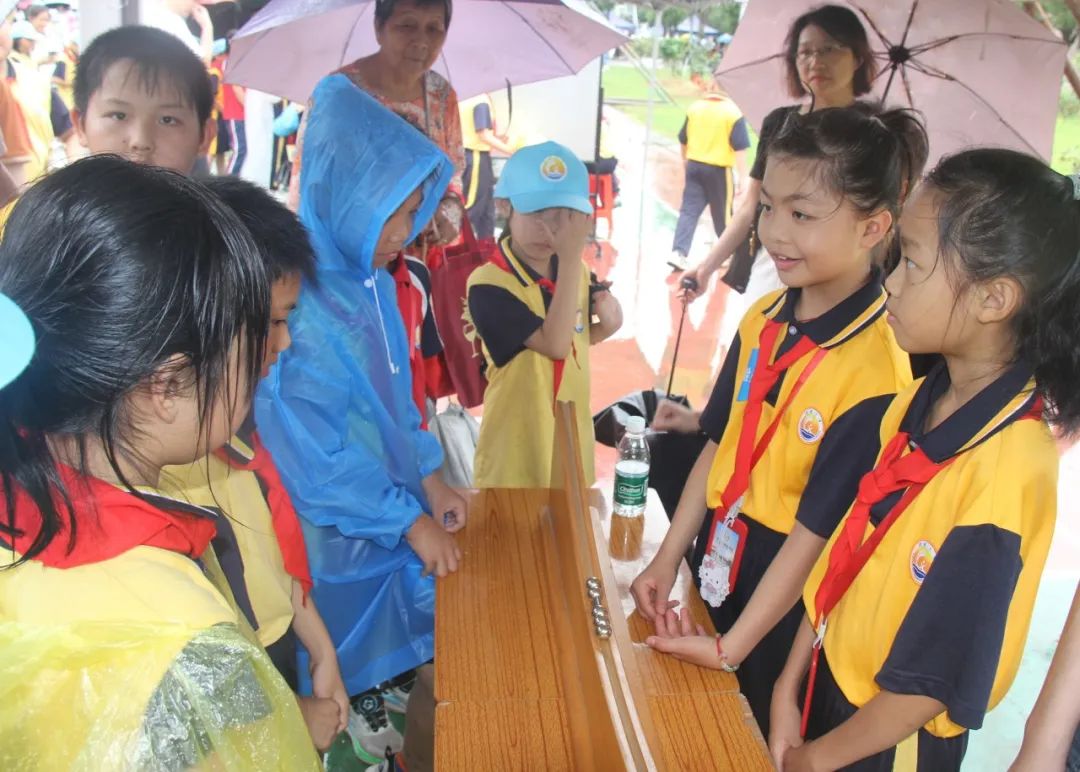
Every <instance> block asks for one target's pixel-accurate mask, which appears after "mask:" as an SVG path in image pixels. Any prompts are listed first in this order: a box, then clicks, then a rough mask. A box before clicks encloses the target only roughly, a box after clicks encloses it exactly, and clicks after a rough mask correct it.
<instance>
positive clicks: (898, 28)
mask: <svg viewBox="0 0 1080 772" xmlns="http://www.w3.org/2000/svg"><path fill="white" fill-rule="evenodd" d="M820 4H821V2H820V0H751V2H750V4H749V5H748V6H747V10H746V15H745V16H744V17H743V19H742V21H741V22H740V24H739V28H738V30H737V31H736V33H735V39H734V40H733V41H732V43H731V46H730V47H729V48H728V49H727V52H726V53H725V54H724V60H723V62H722V64H721V67H720V72H719V76H720V81H721V83H722V84H723V85H724V87H725V88H726V89H727V91H728V93H730V94H731V97H732V98H733V99H734V100H735V101H736V102H737V103H738V105H739V107H740V108H742V111H743V113H745V114H746V115H747V116H748V117H749V118H750V120H751V121H752V122H753V123H754V124H755V125H756V126H759V127H760V126H761V120H762V118H764V116H765V115H766V113H768V112H769V110H771V109H772V108H774V107H777V106H778V105H780V104H782V103H783V101H784V97H785V93H786V92H785V88H784V82H785V81H784V50H783V49H784V36H785V35H786V33H787V30H788V27H790V26H791V23H792V22H793V21H794V20H795V18H796V17H797V16H799V15H801V14H803V13H805V12H806V11H809V10H810V9H811V8H814V7H816V6H818V5H820ZM841 4H842V5H846V6H848V7H849V8H851V9H852V10H854V11H855V13H856V14H858V16H859V19H860V21H862V23H863V26H864V27H865V28H866V33H867V35H868V36H869V38H870V47H871V48H872V49H873V50H874V57H875V58H876V59H877V61H878V66H879V69H880V71H879V74H878V77H877V80H876V81H875V83H874V93H875V94H876V95H877V96H878V97H880V98H883V99H884V101H885V103H886V104H888V105H890V106H899V107H912V108H914V109H916V110H919V111H920V112H922V114H923V116H924V117H925V119H926V129H927V132H928V134H929V135H930V158H929V164H931V165H932V164H933V163H934V162H935V161H936V160H937V159H938V158H940V157H941V156H942V155H945V154H946V153H951V152H955V151H957V150H960V149H962V148H965V147H970V146H973V145H994V146H999V147H1009V148H1013V149H1016V150H1021V151H1024V152H1027V153H1031V154H1033V155H1038V156H1041V157H1042V158H1044V159H1048V158H1049V157H1050V152H1051V148H1052V146H1053V142H1054V125H1055V120H1056V118H1057V110H1058V97H1059V95H1060V91H1061V73H1062V71H1063V70H1064V67H1065V52H1066V47H1065V45H1064V44H1063V43H1062V42H1061V41H1060V40H1058V39H1057V38H1056V37H1055V36H1054V34H1053V33H1051V32H1050V31H1049V30H1047V29H1046V28H1045V27H1043V26H1042V25H1041V24H1039V23H1038V22H1036V21H1034V20H1033V19H1031V18H1030V17H1029V16H1027V14H1025V13H1024V12H1023V11H1021V10H1020V9H1019V8H1017V6H1016V5H1015V4H1014V3H1012V2H1009V0H906V1H905V2H884V1H883V0H882V1H881V2H873V1H872V0H866V2H858V1H857V0H855V1H853V2H844V3H841ZM928 168H929V166H928Z"/></svg>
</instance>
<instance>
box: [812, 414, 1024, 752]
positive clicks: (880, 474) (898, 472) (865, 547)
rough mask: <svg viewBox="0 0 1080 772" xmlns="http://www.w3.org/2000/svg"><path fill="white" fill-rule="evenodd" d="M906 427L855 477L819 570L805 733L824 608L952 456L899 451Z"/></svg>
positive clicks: (906, 442) (841, 592)
mask: <svg viewBox="0 0 1080 772" xmlns="http://www.w3.org/2000/svg"><path fill="white" fill-rule="evenodd" d="M1042 411H1043V405H1042V400H1039V399H1036V400H1035V403H1034V404H1033V405H1032V407H1031V409H1030V410H1029V411H1028V412H1027V413H1025V414H1024V415H1023V416H1020V418H1019V420H1022V421H1023V420H1030V419H1041V418H1042ZM910 440H911V438H910V436H909V435H908V434H907V433H906V432H898V433H897V435H896V436H895V437H893V438H892V439H891V440H890V441H889V443H888V444H887V445H886V446H885V449H884V450H883V451H882V453H881V458H880V459H878V462H877V464H876V465H875V466H874V468H873V469H872V470H870V471H869V472H867V473H866V474H865V475H863V478H862V480H860V481H859V492H858V494H857V495H856V498H855V504H854V506H852V508H851V512H850V513H849V514H848V516H847V519H846V520H845V521H844V524H843V528H842V530H841V531H840V535H839V536H838V537H837V539H836V541H835V542H833V546H832V549H831V550H829V563H828V567H827V568H826V570H825V576H824V577H823V578H822V580H821V584H820V585H819V586H818V589H817V592H816V593H815V594H814V610H815V619H814V630H815V631H816V632H817V638H816V639H815V641H814V653H813V657H812V659H811V661H810V673H809V675H808V680H807V686H806V698H805V701H804V702H803V715H802V735H803V736H804V737H805V736H806V728H807V724H808V722H809V720H810V704H811V701H812V699H813V695H814V682H815V681H816V680H817V668H818V659H819V657H820V655H821V644H822V642H823V639H824V637H825V629H824V628H825V625H826V623H827V620H828V618H829V614H830V612H832V610H833V609H834V608H836V604H837V603H839V602H840V599H841V598H843V597H844V593H846V592H847V591H848V588H850V587H851V585H852V583H853V582H854V581H855V578H856V577H857V576H858V575H859V572H860V571H862V569H863V567H864V566H865V565H866V562H867V561H868V560H869V559H870V556H871V555H873V554H874V550H875V549H877V546H878V545H879V544H880V543H881V540H882V539H884V538H885V534H887V533H888V532H889V529H890V528H892V526H893V524H894V523H895V522H896V521H897V520H899V519H900V515H902V514H903V513H904V511H905V510H907V508H908V507H909V506H910V505H911V503H912V502H913V501H914V500H915V498H916V497H917V496H918V495H919V494H920V493H921V492H922V490H923V488H925V487H926V486H927V485H928V484H929V483H930V481H931V480H933V479H934V477H935V476H936V475H937V473H938V472H940V471H941V470H942V469H944V468H945V467H947V466H948V465H949V464H951V463H952V462H953V461H954V460H956V458H957V456H951V457H950V458H947V459H945V460H944V461H933V460H931V459H930V458H929V457H928V456H927V455H926V453H925V452H924V451H923V449H922V448H915V449H914V450H912V451H911V452H909V453H907V454H906V455H905V451H907V450H908V447H909V443H910ZM901 490H902V491H905V493H904V495H903V496H902V497H901V498H900V501H898V502H897V503H896V505H895V506H894V507H893V508H892V509H891V510H889V514H888V515H886V516H885V518H884V519H883V520H882V521H881V522H880V523H879V524H878V526H877V527H876V528H875V529H874V531H873V532H872V533H871V534H870V537H869V538H867V539H866V540H865V541H863V537H864V536H865V535H866V526H867V525H868V524H869V523H870V512H871V510H872V509H873V508H874V506H875V505H876V504H878V503H880V502H882V501H884V500H885V499H886V498H888V497H889V496H890V495H892V494H893V493H896V492H897V491H901Z"/></svg>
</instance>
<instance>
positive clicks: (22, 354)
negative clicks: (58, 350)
mask: <svg viewBox="0 0 1080 772" xmlns="http://www.w3.org/2000/svg"><path fill="white" fill-rule="evenodd" d="M0 330H3V331H4V333H3V335H0V388H3V387H4V386H7V385H8V384H9V383H11V382H12V381H13V380H15V379H16V378H17V377H19V373H21V372H22V371H23V370H25V369H26V366H27V365H28V364H30V357H32V356H33V355H34V328H33V327H31V326H30V320H29V319H27V318H26V314H24V313H23V312H22V310H21V309H20V308H19V307H18V306H17V305H15V303H14V302H12V300H11V299H10V298H8V296H7V295H3V294H0Z"/></svg>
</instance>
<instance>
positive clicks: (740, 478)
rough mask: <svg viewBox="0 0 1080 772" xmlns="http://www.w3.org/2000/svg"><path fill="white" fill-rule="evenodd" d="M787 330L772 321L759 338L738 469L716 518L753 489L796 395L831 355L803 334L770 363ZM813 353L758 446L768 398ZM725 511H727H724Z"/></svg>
mask: <svg viewBox="0 0 1080 772" xmlns="http://www.w3.org/2000/svg"><path fill="white" fill-rule="evenodd" d="M787 327H788V324H787V323H786V322H778V321H776V320H773V319H770V320H769V321H767V322H765V327H764V328H762V330H761V335H760V336H759V337H758V362H757V365H756V366H755V368H754V372H753V375H751V377H750V393H749V395H748V397H747V400H746V410H745V411H744V412H743V420H742V427H741V428H740V430H739V443H738V445H737V446H736V450H735V468H734V470H733V471H732V474H731V479H730V480H728V484H727V485H726V486H725V487H724V492H723V493H722V494H721V496H720V501H721V504H722V507H721V508H718V509H717V510H716V515H715V516H714V517H719V516H722V515H723V514H725V513H726V512H727V510H729V509H730V508H731V507H732V506H733V505H734V504H735V502H736V501H737V500H738V499H739V497H740V496H742V495H743V494H745V493H746V491H747V489H748V488H749V487H750V473H751V472H752V471H753V469H754V467H755V466H757V462H758V461H760V460H761V457H762V456H763V455H765V451H766V450H767V449H768V447H769V443H770V442H771V441H772V438H773V435H775V434H776V430H777V428H778V427H779V426H780V421H781V420H782V419H783V417H784V414H785V413H787V411H788V408H789V407H791V403H792V402H793V401H794V399H795V396H796V395H797V394H798V393H799V391H800V390H801V389H802V387H803V385H804V384H805V383H806V381H807V379H809V378H810V375H811V374H812V373H813V372H814V370H815V369H817V366H818V365H819V364H820V363H821V360H822V359H824V358H825V355H826V354H827V353H828V349H824V348H819V347H818V345H817V344H816V343H814V341H813V340H811V339H810V338H809V337H808V336H806V335H803V336H802V337H800V338H799V340H798V342H797V343H796V344H795V345H794V346H792V347H791V348H790V349H788V351H787V353H786V354H784V355H782V356H778V357H777V358H776V361H775V362H770V361H769V359H770V358H771V357H772V355H773V352H774V351H775V350H776V339H777V338H778V337H779V336H780V333H781V331H782V330H786V329H787ZM811 351H812V352H814V356H813V357H812V358H811V359H810V361H809V362H808V363H807V365H806V367H804V368H803V369H802V372H801V373H799V377H798V380H796V381H795V384H794V386H792V388H791V391H790V393H789V394H788V397H787V400H785V402H784V404H783V405H782V406H781V407H780V409H779V410H777V411H776V417H775V418H774V419H773V422H772V423H771V424H770V425H769V426H768V428H767V429H766V430H765V433H764V434H763V435H762V436H761V439H760V440H759V441H758V443H757V445H756V446H755V445H754V440H755V439H756V437H757V430H758V424H760V423H761V411H762V409H763V407H764V404H765V398H766V397H767V396H768V395H769V392H770V391H772V389H773V387H774V386H775V385H776V382H777V381H778V380H780V376H781V375H783V374H784V373H785V372H787V370H788V369H790V368H791V366H792V365H794V364H795V363H796V362H798V361H799V360H800V359H802V358H803V357H804V356H806V355H807V354H809V353H810V352H811ZM721 509H722V510H723V512H721Z"/></svg>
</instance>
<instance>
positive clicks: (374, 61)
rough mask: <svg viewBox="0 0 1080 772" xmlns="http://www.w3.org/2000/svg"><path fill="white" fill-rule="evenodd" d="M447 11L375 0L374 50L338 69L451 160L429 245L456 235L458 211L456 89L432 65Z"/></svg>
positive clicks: (424, 3)
mask: <svg viewBox="0 0 1080 772" xmlns="http://www.w3.org/2000/svg"><path fill="white" fill-rule="evenodd" d="M451 11H452V6H451V0H377V1H376V3H375V38H376V40H377V41H378V42H379V50H378V51H376V52H375V53H374V54H371V55H370V56H366V57H364V58H362V59H358V60H356V61H355V62H353V63H352V64H349V65H346V66H345V67H343V68H341V70H339V72H341V73H342V74H344V75H346V76H347V77H348V78H349V79H350V80H351V81H352V82H353V83H355V84H356V85H357V87H359V88H361V89H363V90H364V91H366V92H368V93H369V94H371V95H372V96H374V97H375V98H376V99H378V100H379V101H380V102H381V103H382V104H383V105H385V106H386V107H387V108H388V109H389V110H391V111H393V112H395V113H397V114H398V115H400V116H401V117H402V118H404V119H405V120H407V121H409V123H411V124H413V125H414V126H416V128H417V129H419V130H420V131H422V132H423V133H424V134H426V135H427V136H428V138H429V139H431V140H432V141H433V142H434V143H435V144H436V145H438V146H439V147H440V148H442V150H443V151H444V152H445V153H446V154H447V155H448V156H449V157H450V161H451V162H452V163H453V164H454V170H455V174H454V179H453V181H452V182H451V184H450V188H449V190H448V191H447V193H446V197H445V198H444V199H443V201H442V204H441V205H440V207H439V209H438V211H437V212H436V215H435V220H434V222H433V223H432V226H433V231H434V232H433V233H431V234H430V237H429V239H428V243H429V244H439V243H441V244H447V243H450V242H451V241H453V240H454V239H456V238H457V235H458V232H459V230H460V229H461V217H462V212H463V205H462V203H461V173H462V171H463V169H464V167H465V150H464V148H463V146H462V144H461V118H460V116H459V114H458V99H457V94H456V93H455V92H454V89H453V87H452V86H451V85H450V84H449V83H448V82H447V81H446V79H445V78H444V77H442V76H441V75H439V74H438V73H436V72H433V71H432V70H431V67H432V65H434V63H435V60H436V59H438V57H439V55H440V54H441V53H442V48H443V44H444V43H445V42H446V31H447V28H448V27H449V26H450V16H451ZM342 130H343V131H344V130H346V129H345V127H343V128H342ZM303 133H304V127H301V129H300V139H299V142H298V147H297V152H296V158H295V159H294V161H293V175H292V183H291V184H290V189H289V203H290V206H291V207H292V208H293V209H296V208H297V207H298V205H299V189H300V188H299V182H300V174H301V159H302V157H303Z"/></svg>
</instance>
